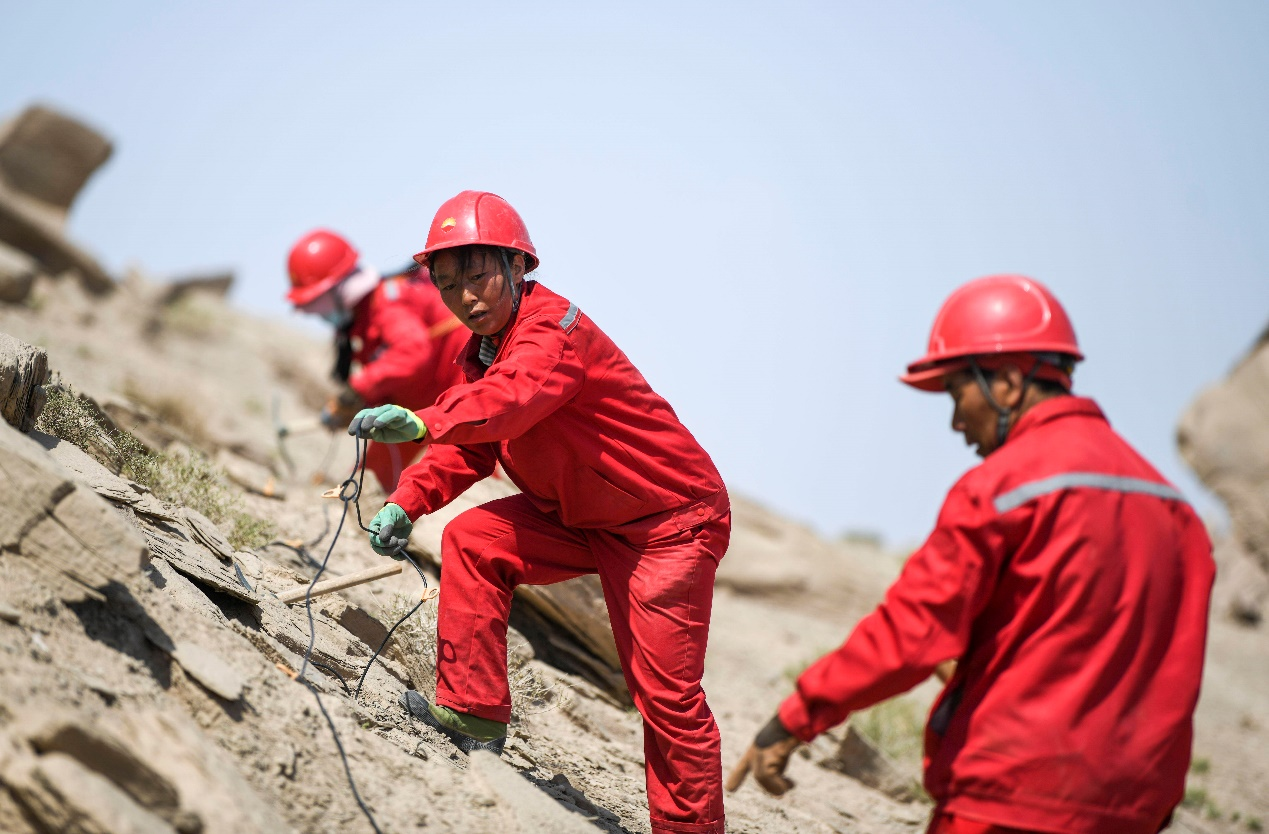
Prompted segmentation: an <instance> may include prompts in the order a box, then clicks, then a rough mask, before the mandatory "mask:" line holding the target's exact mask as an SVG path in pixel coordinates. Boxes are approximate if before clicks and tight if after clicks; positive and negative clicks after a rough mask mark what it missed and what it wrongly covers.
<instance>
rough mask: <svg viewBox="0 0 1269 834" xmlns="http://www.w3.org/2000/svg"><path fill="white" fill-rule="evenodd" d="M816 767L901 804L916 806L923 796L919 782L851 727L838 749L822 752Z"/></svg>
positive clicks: (847, 729) (849, 726)
mask: <svg viewBox="0 0 1269 834" xmlns="http://www.w3.org/2000/svg"><path fill="white" fill-rule="evenodd" d="M813 755H814V753H813ZM816 764H818V765H819V766H820V767H822V768H824V769H826V770H833V771H836V772H838V773H842V774H845V775H846V776H849V777H851V778H852V779H855V780H857V781H859V782H862V783H863V784H865V785H867V786H868V787H870V788H873V789H875V790H879V791H881V792H882V793H884V794H886V795H887V796H889V797H890V798H892V799H897V800H899V801H900V802H913V801H915V800H916V799H917V798H918V797H919V796H920V792H919V791H918V790H917V783H916V780H915V779H914V778H913V777H912V776H910V775H908V774H906V773H904V772H903V770H902V768H900V767H899V766H898V765H897V764H895V762H894V760H893V759H891V758H890V757H889V756H887V755H886V754H885V753H883V752H882V751H881V750H880V749H878V748H877V746H876V745H875V744H873V743H872V742H871V741H869V740H868V739H867V738H865V737H864V736H863V735H861V734H860V732H859V731H858V730H856V729H855V728H854V726H852V725H849V724H848V725H847V726H846V734H845V736H844V737H843V738H842V740H841V742H840V743H839V744H837V745H836V747H835V748H830V749H829V750H827V751H820V755H819V756H818V757H817V761H816Z"/></svg>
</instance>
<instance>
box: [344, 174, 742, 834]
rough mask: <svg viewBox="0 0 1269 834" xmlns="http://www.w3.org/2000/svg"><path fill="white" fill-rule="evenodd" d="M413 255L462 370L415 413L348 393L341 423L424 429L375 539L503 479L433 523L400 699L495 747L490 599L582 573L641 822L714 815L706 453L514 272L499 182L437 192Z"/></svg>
mask: <svg viewBox="0 0 1269 834" xmlns="http://www.w3.org/2000/svg"><path fill="white" fill-rule="evenodd" d="M416 260H418V261H419V262H420V263H422V264H424V265H425V266H428V267H430V269H431V271H432V273H431V274H432V280H433V281H434V282H435V283H436V284H437V286H438V287H439V289H440V292H441V297H442V299H444V301H445V303H446V305H447V306H448V307H449V309H450V310H451V311H453V313H454V315H456V316H457V317H458V318H459V319H460V320H461V321H462V322H463V324H465V325H466V326H467V328H468V329H469V330H471V332H472V336H471V340H470V341H469V342H468V343H467V346H466V348H465V349H464V350H463V353H462V355H461V357H460V363H461V365H462V367H463V371H464V373H465V375H466V383H465V384H462V385H457V386H455V387H453V388H451V389H450V390H449V391H447V392H446V393H445V394H443V395H442V396H441V397H440V399H439V400H437V402H436V404H435V405H434V406H432V407H431V408H425V409H423V410H421V411H419V412H418V413H417V414H414V413H412V412H411V411H410V410H408V409H402V408H397V407H396V406H384V407H382V408H377V409H367V410H366V411H364V412H362V413H361V414H360V415H358V418H356V419H354V421H353V424H352V425H351V426H350V427H349V432H350V433H352V434H365V435H369V436H370V437H372V438H374V439H376V440H382V441H386V442H402V441H412V440H417V441H420V442H422V443H424V444H427V448H428V453H427V454H426V455H425V456H424V457H423V458H422V460H421V461H420V462H419V463H418V464H416V465H414V466H412V467H410V468H409V469H407V470H406V472H405V474H404V476H403V477H402V479H401V484H400V486H398V487H397V489H396V491H394V492H393V493H392V495H391V496H389V499H388V500H389V502H390V503H388V504H387V505H386V506H385V507H384V508H383V509H382V510H381V511H380V512H379V514H378V515H376V516H375V518H374V520H373V521H372V522H371V523H370V529H371V530H372V531H374V532H372V533H371V535H370V543H371V546H372V547H374V548H375V549H376V550H377V551H379V552H380V553H391V552H392V551H393V549H394V548H397V547H399V546H401V545H403V544H404V542H405V539H406V537H408V536H409V533H410V529H411V520H412V519H415V518H418V517H419V516H420V515H423V514H425V513H430V512H433V511H435V510H437V509H440V508H441V507H443V506H444V505H445V504H447V503H449V502H450V501H452V500H453V499H454V498H455V497H457V496H458V495H459V494H461V493H462V492H463V491H464V490H466V489H467V488H468V487H469V486H471V485H472V484H473V483H475V482H476V481H477V480H479V479H481V478H484V477H486V476H488V475H489V474H490V473H491V472H492V471H493V468H494V465H495V463H497V462H501V464H502V466H503V468H504V469H505V471H506V473H507V476H508V477H509V478H510V479H511V480H512V481H513V482H514V483H515V484H516V485H517V486H518V487H519V488H520V489H521V491H522V492H521V494H519V495H515V496H511V497H509V498H502V499H499V500H497V501H491V502H489V503H488V504H485V505H483V506H480V507H476V508H474V509H471V510H468V511H467V512H465V513H463V514H462V515H460V516H458V517H457V518H455V519H454V520H453V521H451V522H450V523H449V525H448V526H447V527H446V528H445V533H444V536H443V538H442V541H441V595H440V613H439V615H438V620H437V640H436V642H437V661H436V698H435V703H428V702H427V701H426V700H424V699H423V698H422V697H421V696H419V695H418V693H415V692H407V693H406V694H405V695H404V696H403V698H402V701H403V704H404V705H405V707H406V708H407V709H408V710H409V711H410V712H411V713H412V714H413V715H415V716H417V717H418V718H420V719H421V720H423V721H425V722H426V723H428V724H430V725H431V726H433V727H435V728H437V729H438V730H440V731H441V732H443V733H445V734H446V735H447V736H449V737H450V738H451V739H452V740H453V741H454V742H455V743H456V744H457V745H458V746H459V747H460V748H461V749H463V750H466V751H470V750H473V749H489V750H494V751H497V752H500V751H501V750H502V746H503V743H504V741H505V739H506V732H507V722H508V721H510V718H511V695H510V692H509V691H508V688H507V668H506V662H507V616H508V614H509V613H510V608H511V598H512V592H513V591H514V590H515V588H516V586H517V585H522V584H530V585H542V584H550V583H553V582H561V581H563V580H565V579H569V578H571V577H574V576H580V575H582V574H588V573H595V574H598V575H599V578H600V581H601V583H602V585H603V589H604V600H605V602H606V603H607V606H608V614H609V617H610V620H611V622H612V629H613V637H614V638H615V640H616V645H617V651H618V654H619V656H620V658H621V665H622V671H623V672H624V674H625V679H626V684H627V686H628V687H629V689H630V694H631V696H632V697H633V699H634V702H635V706H636V707H637V708H638V710H639V712H640V714H641V715H642V716H643V719H644V754H645V760H646V775H647V789H648V806H649V811H650V815H651V820H652V830H653V831H654V832H658V834H668V832H676V834H722V832H723V828H724V822H723V791H722V768H721V762H720V759H719V739H718V727H717V725H716V724H715V722H714V717H713V714H712V713H711V712H710V709H709V706H708V704H707V703H706V701H705V692H704V690H703V689H702V688H701V676H702V674H703V672H704V663H705V643H706V637H707V635H708V631H709V618H710V609H711V606H712V601H713V587H714V572H715V569H716V568H717V566H718V561H719V560H720V559H721V558H722V556H723V553H724V552H725V551H726V549H727V542H728V539H729V537H730V532H731V509H730V503H729V501H728V497H727V490H726V488H725V487H724V486H723V481H722V478H721V477H720V476H719V474H718V470H717V469H715V468H714V464H713V462H712V461H711V460H710V458H709V455H707V454H706V453H705V451H704V450H703V449H702V448H701V447H700V445H699V444H698V443H697V442H696V439H695V438H693V437H692V435H691V434H690V433H689V432H688V430H687V429H686V428H684V426H683V424H682V423H680V422H679V420H678V417H677V416H676V415H675V414H674V411H673V409H671V408H670V405H669V404H668V403H667V402H666V401H665V400H664V399H662V398H661V397H660V396H658V395H657V394H656V393H655V392H654V391H653V390H652V389H651V387H649V385H648V383H647V381H645V380H644V378H643V376H642V375H641V374H640V373H639V371H638V370H637V369H636V368H635V367H634V365H632V364H631V362H630V360H629V359H628V358H626V356H625V354H623V353H622V352H621V350H620V349H618V348H617V346H616V345H615V344H613V342H612V340H611V339H609V338H608V336H607V335H605V334H604V332H603V331H602V330H600V329H599V327H597V326H596V325H595V323H594V322H593V321H591V320H590V318H589V317H588V316H587V315H586V314H585V313H583V312H582V311H581V310H580V309H579V308H578V306H577V305H576V304H573V303H570V302H569V301H568V300H567V299H565V298H561V297H560V296H558V295H556V294H555V293H553V292H551V291H550V290H549V289H547V288H546V287H544V286H542V285H541V284H539V283H537V282H534V281H526V280H525V279H524V274H525V273H526V272H531V271H532V270H533V269H534V268H536V266H537V263H538V258H537V252H536V250H535V249H534V247H533V243H532V241H530V239H529V233H528V230H527V229H526V228H525V225H524V221H522V220H521V219H520V216H519V215H518V214H517V213H516V211H515V210H514V209H513V208H512V207H511V206H510V205H508V204H507V203H506V201H504V200H503V199H502V198H501V197H498V196H497V195H494V194H489V193H487V192H476V191H465V192H463V193H462V194H459V195H458V196H457V197H455V198H453V199H452V200H450V201H448V202H446V203H445V204H444V205H442V206H441V209H440V211H439V212H437V214H436V218H435V220H434V221H433V222H432V226H431V229H430V231H429V232H428V238H427V248H425V249H424V250H423V251H422V252H420V253H419V254H418V255H417V256H416Z"/></svg>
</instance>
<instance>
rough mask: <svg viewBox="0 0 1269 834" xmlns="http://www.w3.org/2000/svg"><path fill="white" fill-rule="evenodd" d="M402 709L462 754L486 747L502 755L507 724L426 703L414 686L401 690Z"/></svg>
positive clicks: (495, 753)
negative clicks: (449, 742)
mask: <svg viewBox="0 0 1269 834" xmlns="http://www.w3.org/2000/svg"><path fill="white" fill-rule="evenodd" d="M398 702H399V703H400V704H401V706H403V707H405V711H406V712H408V713H409V714H410V715H413V716H414V717H415V718H417V719H419V720H420V721H422V722H423V723H424V724H426V725H427V726H429V727H431V728H432V729H434V730H436V731H437V732H439V733H440V734H441V735H443V736H445V737H446V738H447V739H449V740H450V741H452V742H454V746H455V747H457V748H458V749H459V750H462V751H463V752H464V753H468V754H470V753H471V751H473V750H488V751H489V752H490V753H493V754H494V755H495V756H501V755H502V748H503V745H505V744H506V743H507V725H506V724H504V723H502V722H501V721H491V720H489V719H488V718H480V717H479V716H476V715H468V714H467V713H465V712H456V711H454V710H452V709H450V708H449V707H443V706H441V705H440V704H429V703H428V702H427V699H426V698H424V697H423V696H422V695H420V694H419V693H417V692H415V691H414V690H413V689H407V690H406V691H405V692H402V693H401V697H400V698H399V699H398Z"/></svg>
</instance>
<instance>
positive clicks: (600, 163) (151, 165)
mask: <svg viewBox="0 0 1269 834" xmlns="http://www.w3.org/2000/svg"><path fill="white" fill-rule="evenodd" d="M1266 44H1269V5H1266V4H1264V3H1261V2H1243V3H1235V2H1193V3H1172V2H1140V3H1106V2H1097V3H1093V2H1087V3H1074V2H1064V3H1039V2H1029V3H1020V2H996V3H974V2H971V3H956V4H952V3H875V2H869V3H862V2H859V3H841V2H836V3H796V2H792V3H791V2H781V3H779V4H775V3H769V4H752V3H737V2H729V3H714V4H687V3H673V4H669V3H667V4H657V3H649V2H639V3H603V4H599V3H591V4H582V3H578V4H548V3H517V4H510V3H508V4H493V3H471V2H467V3H446V4H435V3H417V2H416V3H408V4H407V3H373V2H372V3H362V4H356V5H354V4H346V5H334V4H325V3H313V2H305V3H293V4H291V3H280V2H278V3H254V2H253V3H225V2H218V3H214V4H212V3H202V4H192V3H189V4H178V3H163V4H161V3H144V4H143V3H121V2H111V3H108V4H107V3H57V2H47V3H22V4H10V5H9V7H8V8H6V10H5V11H4V15H3V26H2V27H0V112H2V113H10V112H13V111H16V110H18V109H19V108H21V107H22V106H24V105H26V104H28V103H30V102H32V101H36V100H42V101H45V102H49V103H52V104H54V105H55V106H58V107H61V108H63V109H65V110H67V111H68V112H70V113H73V114H76V115H78V116H80V117H82V118H85V119H86V120H88V121H89V122H90V123H92V124H94V125H95V126H96V127H97V128H99V129H100V130H102V131H103V132H105V133H106V134H108V135H109V136H110V137H112V139H113V140H114V141H115V143H116V153H115V156H114V158H113V159H112V160H111V162H110V163H109V164H108V165H107V166H106V167H105V168H104V169H102V170H101V171H100V172H99V173H98V174H97V175H96V177H95V178H94V179H93V180H92V182H91V183H90V184H89V186H88V188H87V189H86V190H85V192H84V193H83V194H82V195H81V197H80V200H79V203H78V204H77V206H76V208H75V210H74V212H73V213H72V217H71V231H72V233H73V234H74V236H75V237H76V239H77V240H79V241H80V242H82V243H83V244H84V245H86V246H87V247H88V248H89V249H91V250H93V251H95V252H96V253H98V254H99V255H100V257H101V258H102V259H103V261H104V262H105V263H106V264H107V265H108V266H109V267H110V268H111V269H113V270H116V271H117V270H120V269H121V268H122V267H123V266H124V265H126V264H128V263H130V262H134V261H135V262H139V263H141V264H143V265H144V266H145V267H146V268H147V269H148V270H150V271H151V272H154V273H157V274H160V275H164V274H175V273H180V272H189V271H196V270H200V269H203V268H208V267H219V266H229V267H233V268H234V269H235V270H236V271H237V274H238V277H239V280H238V284H237V286H236V288H235V293H234V296H235V300H236V301H237V302H238V303H239V304H242V305H244V306H246V307H248V308H251V309H253V310H256V311H260V312H264V313H268V314H276V315H278V316H284V315H288V313H287V308H286V305H285V304H284V302H283V301H282V298H281V296H282V294H283V292H284V290H285V282H286V279H285V275H284V261H285V258H286V253H287V251H288V249H289V247H290V245H291V244H292V243H293V241H294V240H295V238H296V237H298V236H299V235H300V234H302V233H303V232H305V231H306V230H308V229H309V228H311V227H313V226H316V225H326V226H329V227H331V228H334V229H338V230H342V231H343V232H344V233H345V234H347V235H348V236H349V237H350V238H352V239H353V240H354V241H355V242H356V244H357V245H358V246H359V247H360V248H361V250H362V252H363V254H364V256H365V259H366V260H367V261H368V262H370V263H372V264H374V265H377V266H379V267H381V268H389V267H394V266H397V265H400V264H404V263H405V262H406V261H407V260H408V259H409V256H410V255H411V254H413V253H414V252H415V251H417V250H418V249H419V248H421V247H422V245H423V241H424V239H425V237H426V232H427V227H428V223H429V221H430V220H431V217H432V215H433V213H434V212H435V210H436V208H437V207H438V206H439V204H440V203H441V201H443V200H445V199H446V198H448V197H450V196H452V195H453V194H455V193H456V192H458V191H460V190H463V189H466V188H476V189H485V190H491V191H495V192H497V193H500V194H502V195H503V196H504V197H506V198H507V199H508V200H510V201H511V202H512V204H513V205H515V206H516V208H518V209H519V211H520V212H521V214H522V215H523V216H524V218H525V220H526V222H527V223H528V225H529V229H530V232H531V233H532V235H533V240H534V242H535V243H536V245H537V247H538V252H539V254H540V255H541V257H542V264H543V266H542V268H541V270H540V271H539V278H540V279H541V280H542V281H543V283H545V284H547V285H549V286H550V287H552V288H553V289H555V290H557V291H559V292H561V293H563V294H564V295H566V296H568V297H569V298H571V299H572V300H574V301H576V302H577V303H578V304H579V305H580V306H581V308H582V309H583V310H584V311H585V312H586V313H587V314H588V315H590V317H591V318H592V319H593V320H594V321H595V322H597V323H598V324H599V325H600V326H601V327H603V328H604V329H605V330H606V331H607V332H608V333H609V334H610V335H611V336H612V337H613V338H614V339H615V340H616V342H617V343H618V344H619V345H620V346H621V347H622V348H623V349H625V351H626V352H627V353H628V354H629V355H630V356H631V358H632V359H633V360H634V362H635V363H636V365H638V366H639V368H640V369H641V370H642V371H643V372H644V374H645V375H646V376H647V377H648V379H649V380H650V381H651V383H652V385H653V387H654V388H656V389H657V390H658V391H659V392H660V393H662V394H664V395H665V396H666V397H667V399H669V401H670V402H671V403H672V404H673V405H674V407H675V408H676V410H677V411H678V413H679V415H680V417H682V419H683V420H684V422H685V423H686V424H687V425H688V426H689V428H691V429H692V431H693V432H694V433H695V434H696V435H697V437H698V438H700V440H701V441H702V443H703V444H704V445H705V447H706V448H707V449H708V450H709V451H710V453H711V454H712V455H713V456H714V458H715V460H716V462H717V463H718V465H719V468H720V469H721V470H722V472H723V475H724V477H725V478H726V479H727V481H728V483H729V484H730V485H731V486H732V488H733V489H734V490H736V491H739V492H742V493H745V494H748V495H750V496H753V497H756V498H758V499H760V500H762V501H764V502H766V503H768V504H770V505H772V506H774V507H775V508H777V509H779V510H781V511H784V512H786V513H788V514H790V515H793V516H795V517H798V518H801V519H805V520H807V521H809V522H812V523H813V524H815V525H816V526H817V527H818V528H820V529H821V530H823V531H825V532H827V533H836V532H839V531H842V530H845V529H865V530H874V531H879V532H881V533H883V534H884V535H885V536H886V537H887V539H889V540H890V541H892V542H895V543H912V542H915V541H918V540H919V539H920V538H921V537H923V536H924V534H925V532H926V531H927V530H928V528H929V527H930V526H931V525H932V523H933V521H934V517H935V514H936V512H937V509H938V506H939V504H940V502H941V501H942V497H943V495H944V493H945V492H946V490H947V488H948V487H949V486H950V485H951V484H952V483H953V481H955V479H956V478H957V477H958V476H959V475H960V474H961V473H962V472H963V471H964V470H965V469H967V468H968V467H970V466H972V465H974V464H975V463H976V461H977V458H975V457H974V456H973V454H972V452H971V451H970V450H969V449H967V448H966V447H964V446H963V445H962V443H961V440H960V438H959V436H957V435H954V434H952V433H951V431H950V429H949V425H948V424H949V419H950V406H949V401H948V400H947V398H946V397H945V396H932V395H922V394H918V393H916V392H913V391H910V390H908V389H906V388H904V387H903V386H901V385H899V384H898V383H897V382H896V381H895V377H896V375H897V374H899V373H900V372H902V370H903V368H904V365H905V364H906V363H907V362H909V361H911V360H912V359H914V358H916V357H917V356H918V355H920V354H921V353H922V352H923V349H924V347H925V341H926V338H927V335H928V330H929V326H930V323H931V321H932V320H933V317H934V313H935V311H936V310H937V309H938V307H939V304H940V303H941V301H942V300H943V298H944V297H945V296H946V294H947V293H948V292H950V291H951V290H952V289H953V288H954V287H955V286H957V285H958V284H960V283H961V282H963V281H965V280H968V279H970V278H974V277H977V276H979V275H984V274H988V273H993V272H1022V273H1026V274H1029V275H1032V276H1034V277H1036V278H1039V279H1040V280H1042V281H1044V282H1046V283H1047V284H1048V285H1049V286H1050V287H1051V288H1052V289H1053V290H1054V291H1055V292H1056V293H1057V294H1058V296H1059V298H1061V299H1062V301H1063V302H1064V303H1065V305H1066V307H1067V309H1068V311H1069V312H1070V314H1071V316H1072V317H1073V319H1074V321H1075V325H1076V329H1077V331H1078V334H1079V338H1080V341H1081V344H1082V345H1083V347H1084V350H1085V353H1086V354H1087V355H1088V357H1089V359H1088V361H1087V362H1086V363H1085V364H1084V365H1083V366H1081V368H1080V369H1079V371H1078V373H1077V375H1076V386H1077V390H1078V391H1080V392H1082V393H1086V394H1089V395H1091V396H1094V397H1096V398H1097V399H1098V401H1099V402H1100V403H1101V404H1102V406H1103V407H1104V408H1105V409H1106V410H1107V412H1108V414H1109V416H1110V418H1111V421H1112V423H1113V424H1114V425H1115V426H1116V427H1117V428H1118V429H1119V430H1120V431H1121V432H1122V433H1123V434H1125V435H1126V436H1127V438H1128V439H1129V441H1130V442H1132V443H1133V444H1134V445H1136V446H1137V448H1138V449H1140V450H1141V451H1142V452H1143V453H1144V454H1145V455H1146V456H1147V457H1149V458H1150V459H1151V460H1152V461H1154V462H1155V463H1156V464H1157V465H1158V466H1159V467H1160V468H1161V469H1162V470H1163V472H1164V474H1165V475H1167V476H1168V477H1169V478H1172V479H1174V480H1176V481H1177V482H1178V484H1179V485H1180V486H1181V487H1182V489H1183V490H1184V491H1186V492H1187V493H1188V494H1190V495H1191V496H1193V497H1194V498H1195V500H1196V502H1197V503H1198V504H1199V506H1200V508H1201V509H1203V510H1204V511H1205V512H1208V513H1210V512H1212V511H1213V510H1214V508H1215V506H1216V505H1215V503H1214V502H1213V500H1212V499H1211V498H1209V497H1207V496H1205V495H1203V494H1202V493H1201V490H1200V488H1199V487H1198V485H1197V483H1196V482H1195V481H1194V479H1193V478H1192V477H1191V476H1189V474H1188V472H1186V470H1185V468H1184V465H1183V464H1182V463H1181V461H1180V460H1179V458H1178V457H1177V455H1176V453H1175V451H1174V444H1173V432H1174V427H1175V424H1176V421H1177V418H1178V416H1179V415H1180V413H1181V411H1182V410H1183V409H1184V407H1185V406H1186V404H1187V403H1188V402H1189V401H1190V400H1191V399H1192V398H1193V397H1194V395H1195V394H1196V393H1197V392H1198V391H1199V390H1200V389H1201V388H1202V387H1203V386H1205V385H1208V384H1210V383H1212V382H1214V381H1215V380H1217V379H1218V378H1219V377H1221V376H1222V375H1223V374H1224V373H1225V372H1226V371H1227V370H1228V368H1229V367H1230V366H1231V365H1232V363H1233V362H1234V361H1235V360H1236V359H1237V358H1238V357H1239V356H1240V355H1241V354H1242V352H1243V351H1244V350H1245V349H1246V348H1247V347H1248V345H1249V344H1250V343H1251V341H1252V339H1253V338H1254V337H1255V336H1256V334H1257V333H1258V332H1259V331H1260V330H1261V329H1262V328H1263V327H1264V326H1265V324H1266V322H1267V321H1269V234H1267V233H1266V232H1267V231H1269V165H1267V164H1266V149H1267V148H1269V93H1267V90H1269V48H1266Z"/></svg>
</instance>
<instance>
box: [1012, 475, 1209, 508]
mask: <svg viewBox="0 0 1269 834" xmlns="http://www.w3.org/2000/svg"><path fill="white" fill-rule="evenodd" d="M1075 487H1088V488H1090V489H1106V490H1110V491H1112V492H1135V493H1140V494H1142V495H1153V496H1154V497H1156V498H1169V499H1171V500H1173V501H1185V496H1183V495H1182V494H1181V493H1180V492H1178V491H1177V490H1175V489H1173V488H1172V487H1170V486H1168V485H1167V484H1160V483H1155V482H1154V481H1146V480H1142V479H1141V478H1125V477H1123V476H1122V475H1105V474H1103V473H1101V472H1066V473H1064V474H1062V475H1054V476H1053V477H1051V478H1045V479H1044V480H1041V481H1032V482H1031V483H1029V484H1023V485H1022V486H1020V487H1017V488H1016V489H1011V490H1009V491H1008V492H1006V493H1005V494H1004V495H998V496H996V500H995V501H994V502H993V503H994V504H995V506H996V512H998V513H1007V512H1009V511H1010V510H1013V509H1017V508H1018V507H1021V506H1022V505H1023V504H1025V503H1027V502H1028V501H1030V500H1031V499H1033V498H1039V497H1040V496H1042V495H1048V494H1049V493H1051V492H1059V491H1061V490H1064V489H1073V488H1075Z"/></svg>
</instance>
